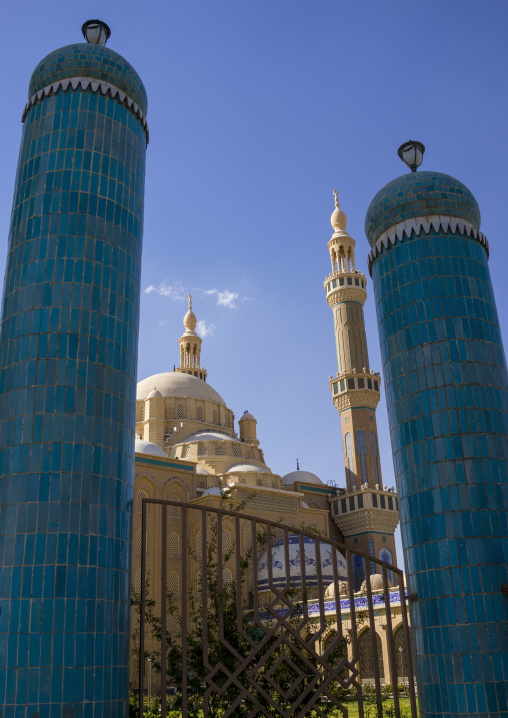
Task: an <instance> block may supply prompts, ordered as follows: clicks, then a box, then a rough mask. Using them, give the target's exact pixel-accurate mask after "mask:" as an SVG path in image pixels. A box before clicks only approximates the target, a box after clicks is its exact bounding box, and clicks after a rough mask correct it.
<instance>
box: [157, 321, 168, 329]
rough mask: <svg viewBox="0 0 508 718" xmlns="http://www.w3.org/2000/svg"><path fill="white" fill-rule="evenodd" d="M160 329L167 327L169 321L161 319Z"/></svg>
mask: <svg viewBox="0 0 508 718" xmlns="http://www.w3.org/2000/svg"><path fill="white" fill-rule="evenodd" d="M157 323H158V325H159V326H160V327H165V326H166V324H167V323H168V320H167V319H161V320H160V322H157Z"/></svg>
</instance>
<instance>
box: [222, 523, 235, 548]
mask: <svg viewBox="0 0 508 718" xmlns="http://www.w3.org/2000/svg"><path fill="white" fill-rule="evenodd" d="M232 550H233V536H232V534H231V531H230V530H229V529H223V531H222V553H223V554H226V553H231V551H232Z"/></svg>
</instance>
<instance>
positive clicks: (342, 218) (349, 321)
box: [324, 189, 398, 579]
mask: <svg viewBox="0 0 508 718" xmlns="http://www.w3.org/2000/svg"><path fill="white" fill-rule="evenodd" d="M333 195H334V199H335V209H334V211H333V212H332V216H331V218H330V222H331V225H332V227H333V230H334V233H333V235H332V237H331V239H330V241H329V242H328V250H329V252H330V260H331V263H332V273H331V274H330V275H328V277H327V278H326V279H325V282H324V286H325V291H326V299H327V301H328V304H329V306H330V309H331V310H332V312H333V316H334V322H335V341H336V346H337V360H338V365H339V367H338V368H339V371H338V372H337V375H336V376H335V377H330V390H331V392H332V397H333V403H334V404H335V406H336V407H337V411H338V412H340V418H341V426H342V441H343V447H344V459H345V465H346V485H347V489H346V491H347V492H348V493H350V494H355V493H358V494H359V495H358V499H356V498H354V499H353V500H352V502H349V503H345V504H342V503H340V504H339V506H340V510H339V511H338V512H337V513H333V514H332V515H333V517H334V520H335V522H336V523H337V525H338V527H339V528H340V530H341V531H342V533H343V534H344V537H345V539H347V538H348V537H353V536H356V535H357V538H358V540H359V541H360V542H361V545H360V546H359V548H360V549H361V550H362V551H365V552H366V553H369V554H373V553H375V554H376V556H378V557H379V556H380V552H381V551H382V550H384V551H386V550H387V549H388V551H389V552H391V555H392V559H393V560H392V563H395V540H394V537H393V532H394V531H395V528H396V526H397V523H398V511H397V508H396V503H395V504H394V501H396V499H395V498H394V496H393V494H392V493H391V492H387V493H389V495H390V498H389V500H388V497H385V496H384V495H383V498H382V499H381V497H380V496H379V494H384V489H383V479H382V476H381V463H380V460H379V448H378V438H377V427H376V407H377V405H378V402H379V398H380V387H381V378H380V376H379V373H376V374H375V373H374V372H373V371H372V370H371V369H370V368H369V355H368V351H367V337H366V334H365V320H364V316H363V305H364V304H365V300H366V299H367V280H366V278H365V275H364V274H362V273H361V272H358V271H357V270H356V268H355V240H354V239H353V238H352V237H351V236H350V235H349V233H348V232H347V230H346V226H347V217H346V215H345V214H344V212H343V211H342V209H341V208H340V204H339V197H338V195H339V192H338V190H337V189H334V190H333ZM336 501H339V499H336ZM390 505H391V509H390V510H388V509H389V508H390ZM353 506H354V508H353ZM384 508H386V510H382V509H384ZM369 512H370V513H369ZM385 514H388V518H387V517H386V516H385ZM383 534H384V540H383V536H382V535H383ZM380 542H381V543H380ZM378 544H379V545H378ZM357 548H358V546H357ZM359 578H360V577H357V579H359Z"/></svg>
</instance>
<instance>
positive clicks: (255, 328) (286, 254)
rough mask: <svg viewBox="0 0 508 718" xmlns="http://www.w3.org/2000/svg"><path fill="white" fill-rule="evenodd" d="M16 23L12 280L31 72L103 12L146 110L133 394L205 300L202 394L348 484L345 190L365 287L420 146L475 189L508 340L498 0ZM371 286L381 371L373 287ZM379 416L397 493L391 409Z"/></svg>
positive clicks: (160, 6)
mask: <svg viewBox="0 0 508 718" xmlns="http://www.w3.org/2000/svg"><path fill="white" fill-rule="evenodd" d="M3 17H4V21H3V24H4V33H3V39H2V43H1V45H0V54H1V61H2V63H3V67H4V89H3V97H4V102H3V112H2V120H1V136H2V170H3V171H2V173H1V176H0V183H1V191H0V222H1V225H0V226H1V228H2V236H3V237H4V244H3V247H2V248H0V272H1V273H2V274H3V269H4V263H5V258H6V250H7V234H8V227H9V217H10V210H11V203H12V190H13V185H14V175H15V170H16V161H17V154H18V149H19V141H20V137H21V123H20V119H21V113H22V110H23V106H24V104H25V102H26V99H27V88H28V81H29V78H30V74H31V72H32V70H33V68H34V67H35V65H36V64H37V62H39V60H40V59H42V57H43V56H44V55H46V54H47V53H48V52H50V51H52V50H53V49H55V48H56V47H59V46H62V45H67V44H70V43H73V42H80V41H81V39H82V37H81V30H80V28H81V24H82V22H83V21H84V20H86V19H88V18H92V17H99V18H101V19H103V20H105V21H106V22H107V23H108V24H109V25H110V27H111V29H112V37H111V39H110V41H109V43H108V46H109V47H111V48H112V49H114V50H116V51H117V52H119V53H120V54H122V55H124V56H125V57H126V58H127V59H129V60H130V61H131V62H132V64H133V65H134V67H135V68H136V69H137V70H138V72H139V74H140V75H141V78H142V79H143V81H144V83H145V86H146V88H147V92H148V98H149V110H148V122H149V126H150V145H149V147H148V154H147V177H146V195H145V237H144V254H143V277H142V290H143V295H142V305H141V306H142V313H141V331H140V355H139V372H138V375H139V378H140V379H142V378H144V377H146V376H149V375H151V374H155V373H158V372H161V371H165V370H170V369H172V367H173V364H175V363H177V362H178V337H179V336H180V334H181V333H182V330H183V326H182V317H183V315H184V313H185V309H186V303H185V298H186V295H187V293H188V292H189V291H191V292H192V293H193V295H194V309H195V313H196V315H197V317H198V319H199V320H202V322H203V323H204V327H205V331H207V332H208V333H207V336H206V337H205V338H204V341H203V351H202V357H203V364H204V366H205V367H206V368H207V370H208V377H209V382H210V384H211V385H212V386H213V387H214V388H215V389H217V391H219V393H220V394H221V395H222V396H223V397H224V399H225V401H226V403H227V404H228V405H229V406H230V408H231V409H232V410H233V411H234V412H235V413H236V417H237V419H238V418H240V416H241V414H242V413H243V411H244V410H246V409H248V410H249V411H250V412H251V413H253V414H254V415H255V416H256V418H257V419H258V434H259V438H260V439H261V446H262V448H263V449H264V451H265V457H266V460H267V463H268V465H269V466H270V467H271V468H272V470H273V471H275V472H277V473H280V474H285V473H287V472H288V471H291V470H293V469H294V468H295V462H296V457H298V458H299V459H300V466H301V468H302V469H306V470H309V471H313V472H314V473H316V474H318V476H320V477H321V478H322V479H323V480H324V481H328V480H335V481H337V482H338V483H339V485H343V484H344V468H343V466H344V461H343V455H342V447H341V440H340V426H339V417H338V414H337V412H336V410H335V408H334V407H333V405H332V401H331V396H330V392H329V389H328V376H329V375H330V374H335V372H336V371H337V360H336V356H335V344H334V335H333V321H332V313H331V311H330V309H329V308H328V305H327V303H326V300H325V295H324V290H323V280H324V278H325V276H326V275H327V274H328V273H329V271H330V262H329V257H328V250H327V246H326V245H327V242H328V240H329V238H330V236H331V233H332V230H331V227H330V224H329V216H330V214H331V212H332V209H333V197H332V190H333V188H334V187H338V188H339V190H340V200H341V207H342V209H343V210H344V211H345V212H346V214H347V216H348V231H349V232H350V234H351V235H352V236H353V237H354V238H355V239H356V242H357V268H360V269H361V270H362V271H365V272H367V266H366V260H367V254H368V251H369V248H368V244H367V241H366V239H365V235H364V231H363V221H364V218H365V212H366V209H367V207H368V205H369V203H370V200H371V199H372V197H373V196H374V194H375V193H376V192H377V191H378V189H380V188H381V187H382V186H383V185H384V184H386V183H387V182H389V181H390V180H391V179H393V178H394V177H396V176H398V175H400V174H402V173H403V171H404V166H403V165H402V163H401V162H400V160H399V158H398V157H397V153H396V151H397V147H398V146H399V145H400V144H401V143H402V142H404V141H406V140H408V139H410V138H411V139H419V140H421V141H422V142H424V143H425V145H426V148H427V152H426V155H425V158H424V164H423V167H422V169H435V170H438V171H442V172H446V173H448V174H451V175H454V176H456V177H458V178H459V179H460V180H461V181H463V182H464V183H465V184H466V185H467V186H468V187H469V188H470V189H471V190H472V191H473V193H474V194H475V196H476V198H477V200H478V202H479V204H480V209H481V212H482V218H483V219H482V230H483V231H484V233H485V234H486V236H487V238H488V239H489V242H490V247H491V264H490V267H491V273H492V279H493V283H494V289H495V293H496V297H497V304H498V310H499V313H500V318H501V323H502V326H503V329H504V334H505V337H506V335H507V332H506V323H507V318H506V311H505V307H506V304H507V299H508V282H507V281H506V263H507V258H508V249H507V246H506V227H505V224H506V218H505V214H504V213H505V207H506V204H507V200H506V194H507V183H506V169H505V168H506V166H507V164H508V163H507V148H506V146H505V145H504V140H503V138H504V135H505V131H506V116H507V83H508V75H507V73H506V67H507V59H508V58H507V55H508V45H507V43H506V37H505V28H506V25H507V21H508V4H507V3H506V2H504V0H499V1H498V2H493V1H492V0H487V1H486V2H484V3H482V4H480V3H478V2H472V1H464V0H462V1H461V2H459V1H458V0H447V1H446V2H442V1H441V2H436V1H435V0H427V2H425V3H416V2H407V0H406V1H405V2H373V1H371V0H362V1H361V2H352V1H350V2H342V1H339V0H292V2H289V0H270V1H268V0H235V1H233V0H193V1H186V2H184V1H183V0H178V1H175V0H167V1H166V2H156V1H154V0H146V1H145V2H144V3H134V2H132V1H131V0H123V1H122V2H120V1H117V0H111V1H109V0H101V2H98V1H96V2H82V3H69V2H68V0H66V1H65V2H64V1H62V0H58V1H56V0H49V1H48V2H46V3H40V2H34V1H33V0H25V1H24V2H23V3H17V4H15V3H9V5H8V6H7V7H5V8H4V12H3ZM150 287H153V288H155V289H154V290H152V291H145V290H147V289H149V288H150ZM368 291H369V297H368V299H367V304H366V308H365V313H366V323H367V332H368V341H369V353H370V360H371V367H372V368H373V369H374V370H376V371H377V370H381V369H382V366H381V361H380V356H379V343H378V335H377V324H376V318H375V308H374V302H373V293H372V285H371V283H370V282H369V286H368ZM377 417H378V427H379V436H380V445H381V447H382V467H383V475H384V483H385V484H387V485H388V486H392V485H394V478H393V464H392V458H391V451H390V444H389V432H388V425H387V415H386V408H385V405H384V400H382V402H381V404H380V406H379V408H378V411H377Z"/></svg>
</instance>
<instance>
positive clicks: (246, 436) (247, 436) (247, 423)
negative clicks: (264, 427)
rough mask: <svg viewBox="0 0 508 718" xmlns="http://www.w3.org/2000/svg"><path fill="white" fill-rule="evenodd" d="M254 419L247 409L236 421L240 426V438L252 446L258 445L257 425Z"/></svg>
mask: <svg viewBox="0 0 508 718" xmlns="http://www.w3.org/2000/svg"><path fill="white" fill-rule="evenodd" d="M257 423H258V422H257V421H256V419H255V418H254V417H253V416H252V414H249V412H248V411H244V413H243V415H242V418H241V419H240V421H239V422H238V425H239V427H240V440H241V441H246V442H248V443H249V444H252V445H253V446H259V441H258V437H257V429H256V425H257Z"/></svg>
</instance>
